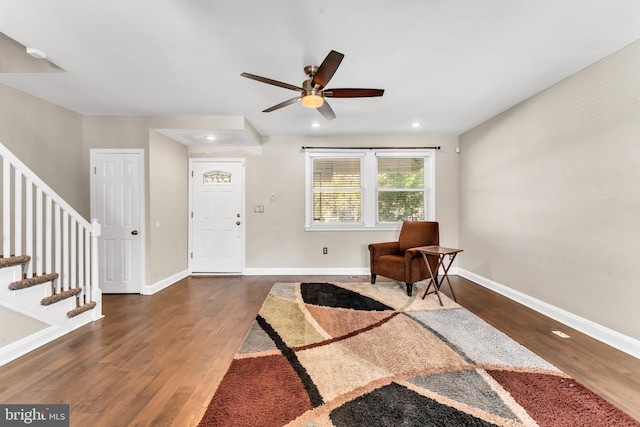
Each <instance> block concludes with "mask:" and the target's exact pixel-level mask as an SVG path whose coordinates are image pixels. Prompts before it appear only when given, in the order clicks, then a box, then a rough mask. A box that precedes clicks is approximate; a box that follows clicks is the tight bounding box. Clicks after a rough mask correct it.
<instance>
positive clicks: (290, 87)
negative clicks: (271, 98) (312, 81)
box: [240, 73, 304, 92]
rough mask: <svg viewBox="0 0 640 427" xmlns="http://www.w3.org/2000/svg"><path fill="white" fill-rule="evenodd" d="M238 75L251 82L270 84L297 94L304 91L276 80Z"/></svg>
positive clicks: (245, 74) (250, 75)
mask: <svg viewBox="0 0 640 427" xmlns="http://www.w3.org/2000/svg"><path fill="white" fill-rule="evenodd" d="M240 75H241V76H242V77H246V78H248V79H251V80H257V81H259V82H262V83H267V84H270V85H274V86H278V87H283V88H285V89H291V90H295V91H298V92H302V91H304V89H302V88H301V87H298V86H294V85H290V84H289V83H282V82H279V81H277V80H272V79H268V78H266V77H260V76H256V75H255V74H249V73H242V74H240Z"/></svg>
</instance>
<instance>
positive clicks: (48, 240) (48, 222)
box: [44, 195, 53, 274]
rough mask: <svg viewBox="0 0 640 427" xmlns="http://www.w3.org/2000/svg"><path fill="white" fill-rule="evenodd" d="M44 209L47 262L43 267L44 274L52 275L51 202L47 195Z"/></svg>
mask: <svg viewBox="0 0 640 427" xmlns="http://www.w3.org/2000/svg"><path fill="white" fill-rule="evenodd" d="M45 208H46V222H45V224H44V226H45V233H46V236H45V246H44V249H45V251H46V254H47V262H46V265H45V272H46V273H49V274H50V273H53V201H52V200H51V197H50V196H48V195H47V197H46V199H45Z"/></svg>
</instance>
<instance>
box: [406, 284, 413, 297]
mask: <svg viewBox="0 0 640 427" xmlns="http://www.w3.org/2000/svg"><path fill="white" fill-rule="evenodd" d="M412 293H413V283H407V295H408V296H411V294H412Z"/></svg>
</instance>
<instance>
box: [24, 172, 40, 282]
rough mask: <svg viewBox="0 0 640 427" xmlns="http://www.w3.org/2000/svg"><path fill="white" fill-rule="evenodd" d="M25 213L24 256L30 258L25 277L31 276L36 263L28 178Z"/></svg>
mask: <svg viewBox="0 0 640 427" xmlns="http://www.w3.org/2000/svg"><path fill="white" fill-rule="evenodd" d="M24 183H25V201H24V203H25V213H24V220H25V222H26V224H25V228H24V236H25V248H24V250H25V254H26V255H29V256H30V257H31V262H30V263H28V264H27V270H26V271H25V273H26V275H27V277H32V276H33V266H34V263H35V262H36V258H37V257H36V254H35V253H34V252H33V182H32V181H31V179H30V178H26V179H25V182H24Z"/></svg>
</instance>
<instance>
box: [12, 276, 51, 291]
mask: <svg viewBox="0 0 640 427" xmlns="http://www.w3.org/2000/svg"><path fill="white" fill-rule="evenodd" d="M58 276H59V275H58V273H50V274H43V275H42V276H35V277H31V278H29V279H22V280H18V281H16V282H11V283H9V289H10V290H12V291H17V290H18V289H26V288H30V287H32V286H36V285H39V284H41V283H47V282H52V281H54V280H56V279H57V278H58Z"/></svg>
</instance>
